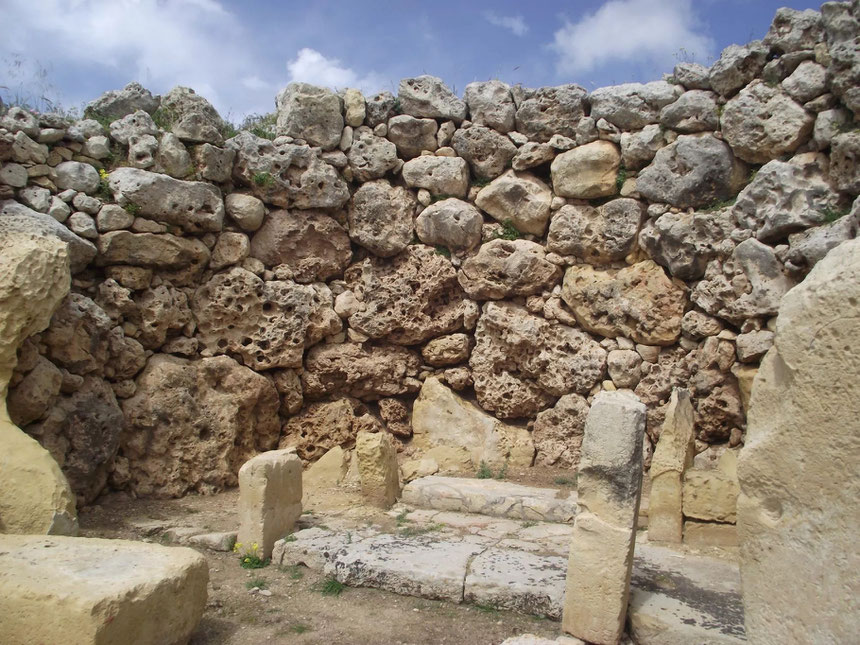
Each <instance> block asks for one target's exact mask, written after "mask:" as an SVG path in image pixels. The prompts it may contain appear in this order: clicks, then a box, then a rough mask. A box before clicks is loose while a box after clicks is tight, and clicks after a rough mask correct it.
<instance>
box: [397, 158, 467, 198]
mask: <svg viewBox="0 0 860 645" xmlns="http://www.w3.org/2000/svg"><path fill="white" fill-rule="evenodd" d="M402 172H403V181H405V182H406V185H407V186H409V187H410V188H426V189H427V190H429V191H430V193H431V194H433V195H444V196H445V197H460V198H463V197H465V196H466V193H468V192H469V164H468V163H466V160H465V159H462V158H460V157H435V156H426V155H425V156H422V157H416V158H415V159H411V160H410V161H407V162H406V163H405V164H403V171H402Z"/></svg>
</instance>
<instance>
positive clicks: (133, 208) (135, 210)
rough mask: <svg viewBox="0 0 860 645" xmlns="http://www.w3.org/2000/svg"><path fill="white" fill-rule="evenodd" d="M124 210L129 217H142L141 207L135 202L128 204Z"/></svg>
mask: <svg viewBox="0 0 860 645" xmlns="http://www.w3.org/2000/svg"><path fill="white" fill-rule="evenodd" d="M123 208H124V209H125V212H126V213H128V214H129V215H132V216H134V217H137V216H138V215H140V206H138V205H137V204H135V203H134V202H129V203H128V204H126V205H125V206H123Z"/></svg>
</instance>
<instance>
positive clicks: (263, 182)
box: [252, 172, 275, 188]
mask: <svg viewBox="0 0 860 645" xmlns="http://www.w3.org/2000/svg"><path fill="white" fill-rule="evenodd" d="M252 179H253V181H254V183H255V184H257V185H258V186H260V187H261V188H267V187H269V186H274V185H275V178H274V177H272V173H270V172H255V173H254V176H253V177H252Z"/></svg>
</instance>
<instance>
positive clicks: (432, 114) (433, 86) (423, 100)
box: [397, 74, 466, 123]
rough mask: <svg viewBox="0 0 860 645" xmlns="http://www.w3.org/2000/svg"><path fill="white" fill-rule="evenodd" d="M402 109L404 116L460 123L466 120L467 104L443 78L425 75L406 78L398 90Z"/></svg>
mask: <svg viewBox="0 0 860 645" xmlns="http://www.w3.org/2000/svg"><path fill="white" fill-rule="evenodd" d="M397 98H398V99H400V109H401V110H402V111H403V113H404V114H409V115H412V116H416V117H427V118H431V119H450V120H452V121H454V122H455V123H460V121H462V120H463V119H465V118H466V102H465V101H462V100H460V99H458V98H457V96H456V95H455V94H454V93H453V92H452V91H451V90H450V89H449V88H448V87H447V86H446V85H445V84H444V83H443V82H442V79H441V78H437V77H436V76H429V75H427V74H424V75H422V76H416V77H414V78H404V79H403V80H401V81H400V85H399V86H398V88H397Z"/></svg>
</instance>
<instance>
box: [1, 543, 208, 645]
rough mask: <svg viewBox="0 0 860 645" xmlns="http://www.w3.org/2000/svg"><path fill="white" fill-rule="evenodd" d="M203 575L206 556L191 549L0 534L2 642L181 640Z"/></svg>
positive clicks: (81, 644) (197, 610) (148, 643)
mask: <svg viewBox="0 0 860 645" xmlns="http://www.w3.org/2000/svg"><path fill="white" fill-rule="evenodd" d="M208 582H209V569H208V567H207V566H206V559H205V558H204V557H203V556H202V555H201V554H199V553H197V552H196V551H194V550H193V549H188V548H182V547H165V546H161V545H158V544H145V543H143V542H131V541H126V540H103V539H99V538H87V539H77V538H69V537H39V536H33V535H21V536H18V535H0V615H2V616H3V642H4V643H6V644H7V645H30V644H31V643H68V645H92V644H93V643H135V644H138V643H139V644H140V645H164V644H165V643H176V644H178V643H186V642H188V639H189V638H190V636H191V634H192V632H193V631H194V630H195V628H196V627H197V624H198V623H199V622H200V619H201V618H202V616H203V611H204V610H205V608H206V586H207V584H208Z"/></svg>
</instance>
